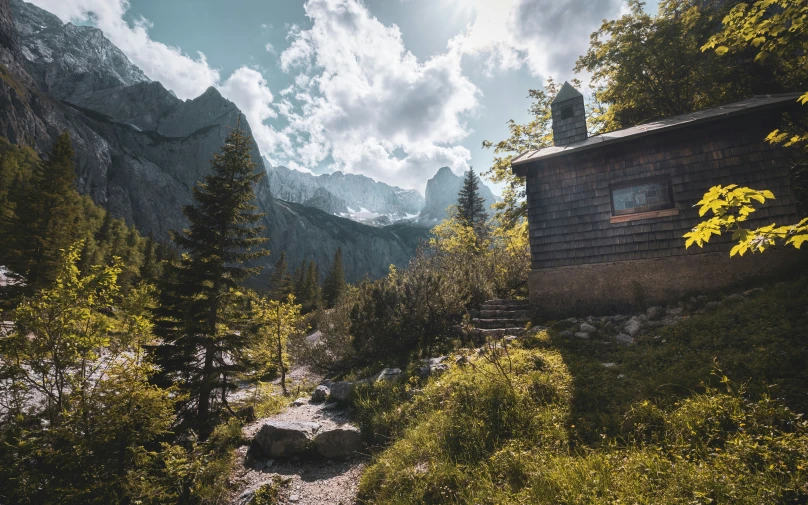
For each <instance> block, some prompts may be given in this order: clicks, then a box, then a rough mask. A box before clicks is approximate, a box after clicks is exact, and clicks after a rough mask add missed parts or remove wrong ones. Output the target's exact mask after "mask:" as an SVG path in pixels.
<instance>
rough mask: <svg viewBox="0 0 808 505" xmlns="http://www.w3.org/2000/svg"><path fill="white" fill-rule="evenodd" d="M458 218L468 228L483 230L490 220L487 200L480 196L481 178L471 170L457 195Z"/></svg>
mask: <svg viewBox="0 0 808 505" xmlns="http://www.w3.org/2000/svg"><path fill="white" fill-rule="evenodd" d="M457 217H458V218H459V219H460V220H461V221H462V222H463V223H465V224H466V225H467V226H472V227H474V228H475V229H476V230H478V231H479V230H481V229H482V228H483V226H484V225H485V222H486V220H487V219H488V213H487V212H486V211H485V199H484V198H483V197H481V196H480V178H479V177H477V174H475V173H474V169H473V168H470V169H469V171H468V172H466V177H465V179H463V187H462V188H461V189H460V192H459V193H457Z"/></svg>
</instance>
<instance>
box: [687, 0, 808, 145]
mask: <svg viewBox="0 0 808 505" xmlns="http://www.w3.org/2000/svg"><path fill="white" fill-rule="evenodd" d="M723 23H724V30H723V31H721V32H719V33H717V34H715V35H713V36H712V37H710V40H708V41H707V43H706V44H704V45H703V46H702V48H701V50H702V51H707V50H709V49H714V50H715V52H716V54H717V55H719V56H723V55H724V54H726V53H728V52H730V51H734V52H740V51H743V50H746V49H749V48H752V49H754V50H757V54H756V55H755V62H762V61H764V60H768V59H769V58H778V59H779V60H781V61H783V62H786V66H787V67H793V68H805V67H806V65H808V56H807V55H808V51H806V49H808V2H805V0H758V1H756V2H754V3H752V4H747V3H739V4H738V5H737V6H735V7H734V8H733V9H732V10H731V11H730V13H729V14H728V15H727V16H726V17H725V18H724V19H723ZM798 102H799V103H801V104H802V105H805V104H806V103H808V92H806V93H805V94H803V95H802V96H801V97H800V98H799V99H798ZM791 123H792V124H789V126H788V129H789V130H792V131H790V132H789V131H781V130H779V129H778V130H774V131H773V132H771V133H770V134H769V136H768V137H766V140H767V141H769V142H770V143H772V144H783V145H785V146H786V147H789V146H794V145H803V146H804V147H808V132H806V131H805V128H804V127H802V126H801V125H800V124H799V123H797V122H793V121H792V122H791Z"/></svg>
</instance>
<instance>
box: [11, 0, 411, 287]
mask: <svg viewBox="0 0 808 505" xmlns="http://www.w3.org/2000/svg"><path fill="white" fill-rule="evenodd" d="M239 123H240V125H241V128H242V129H244V130H245V131H246V132H248V133H249V131H250V127H249V124H247V122H246V120H244V119H243V116H242V114H241V111H239V110H238V108H237V107H236V106H235V104H233V103H232V102H230V101H228V100H226V99H225V98H224V97H222V95H221V94H220V93H219V92H218V91H217V90H216V89H215V88H210V89H208V90H207V91H206V92H205V93H203V94H202V95H201V96H199V97H197V98H195V99H192V100H184V101H183V100H180V99H178V98H177V97H176V96H175V95H174V94H173V93H172V92H170V91H168V90H166V89H165V88H164V87H163V86H162V85H161V84H160V83H159V82H151V81H149V80H148V79H147V78H146V77H145V75H143V72H142V71H140V69H138V68H137V67H136V66H134V65H133V64H132V63H131V62H129V60H128V59H127V58H126V56H125V55H124V54H123V53H122V52H120V50H118V48H116V47H115V46H114V45H113V44H112V43H111V42H110V41H109V40H107V39H106V38H105V37H104V36H103V34H102V33H101V32H100V31H98V30H96V29H94V28H89V27H76V26H73V25H71V24H70V23H67V24H61V21H59V19H58V18H56V17H55V16H53V15H51V14H50V13H48V12H46V11H44V10H42V9H40V8H38V7H35V6H33V5H31V4H28V3H25V2H22V1H21V0H0V135H3V136H5V137H6V138H8V140H9V141H11V142H13V143H17V144H27V145H31V146H32V147H33V148H34V149H35V150H36V151H37V152H38V153H40V154H41V155H44V154H45V153H48V152H49V150H50V148H51V146H52V143H53V141H54V139H55V138H56V136H57V135H58V134H59V133H60V132H62V131H65V130H67V131H68V132H69V133H70V135H71V138H72V140H73V144H74V148H75V151H76V173H77V186H78V189H79V191H80V192H82V193H85V194H89V195H90V196H91V197H92V198H93V200H94V201H95V202H96V203H98V204H99V205H101V206H103V207H104V208H106V209H107V210H109V211H110V212H111V213H112V214H113V215H114V216H116V217H122V218H124V219H125V220H126V221H127V222H128V223H133V224H135V226H137V228H138V229H139V230H140V231H141V232H142V233H144V234H152V235H153V236H155V237H156V238H158V239H162V240H167V239H168V237H169V232H170V231H172V230H181V229H183V228H184V227H185V226H186V221H185V218H184V216H183V215H182V212H181V209H182V207H183V206H184V205H188V204H190V203H191V202H192V188H193V187H194V185H195V184H196V183H197V181H200V180H202V179H203V178H204V176H205V175H206V174H207V173H209V170H210V163H209V161H210V159H211V158H212V156H213V154H214V153H215V152H217V151H218V149H219V148H220V147H221V146H222V145H223V143H224V139H225V137H226V136H227V134H228V133H229V132H230V131H231V130H232V128H234V127H236V125H237V124H239ZM252 156H253V159H254V160H255V161H256V162H258V163H260V160H261V158H260V154H259V151H258V147H257V146H256V145H255V144H254V145H253V154H252ZM255 191H256V204H257V205H258V207H259V210H260V211H261V212H263V213H265V216H264V217H263V218H262V220H261V221H262V222H261V224H262V225H264V226H265V227H266V230H267V231H266V236H267V237H268V238H269V243H268V247H269V248H270V249H271V250H272V255H271V256H270V257H268V258H265V259H263V260H262V262H263V263H262V264H264V265H265V266H271V264H272V263H274V261H275V259H276V258H277V257H278V256H279V255H280V253H281V252H282V251H285V252H286V254H287V258H288V260H289V264H290V266H291V267H292V268H294V267H296V266H297V265H298V264H300V263H302V262H303V261H308V260H314V261H316V262H317V263H319V265H320V266H321V268H323V269H324V268H325V266H326V265H328V264H329V263H330V262H331V261H332V259H333V256H334V253H335V251H336V250H337V248H342V252H343V261H344V262H345V274H346V278H347V279H348V280H349V281H352V282H353V281H357V280H360V279H361V278H363V277H365V276H366V275H367V276H371V277H379V276H383V275H385V274H386V273H387V271H388V267H389V265H390V264H396V265H404V264H406V263H407V262H408V261H409V258H410V257H411V256H412V254H413V253H414V251H415V249H416V247H417V245H418V241H419V240H420V238H422V237H423V236H424V233H420V232H413V231H412V230H409V229H403V228H400V227H385V228H376V227H371V226H365V225H362V224H359V223H355V222H353V221H350V220H348V219H343V218H340V217H336V216H332V215H330V214H329V213H326V212H323V211H322V210H318V209H315V208H310V207H304V206H303V205H298V204H292V203H286V202H281V201H278V200H275V199H274V198H273V196H272V194H271V192H270V181H269V180H268V179H267V178H264V179H263V180H262V181H261V183H259V184H258V185H257V187H256V189H255ZM312 196H314V194H313V193H312ZM419 233H420V234H419ZM268 270H269V269H268V268H265V272H264V275H265V276H266V275H268V273H269V272H268ZM264 281H265V279H259V280H258V281H256V282H264Z"/></svg>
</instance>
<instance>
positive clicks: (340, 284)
mask: <svg viewBox="0 0 808 505" xmlns="http://www.w3.org/2000/svg"><path fill="white" fill-rule="evenodd" d="M344 292H345V272H344V271H343V268H342V248H337V252H336V253H334V263H333V264H332V265H331V269H330V270H329V271H328V275H326V277H325V281H324V282H323V301H324V302H325V305H326V307H327V308H329V309H330V308H332V307H333V306H334V304H335V303H336V302H337V300H338V299H339V297H340V296H342V293H344Z"/></svg>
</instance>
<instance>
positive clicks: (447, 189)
mask: <svg viewBox="0 0 808 505" xmlns="http://www.w3.org/2000/svg"><path fill="white" fill-rule="evenodd" d="M462 187H463V177H462V176H459V175H456V174H455V173H454V172H453V171H452V169H451V168H449V167H441V168H439V169H438V171H437V173H436V174H435V176H434V177H432V178H431V179H429V180H428V181H427V183H426V203H425V205H424V210H423V211H422V212H421V215H420V216H418V222H420V223H421V224H423V225H425V226H433V225H435V224H437V223H438V222H440V221H442V220H444V219H445V218H446V209H447V208H448V207H449V206H451V205H455V204H456V203H457V193H458V192H459V191H460V188H462ZM480 196H482V197H483V199H484V200H485V207H486V209H488V208H490V207H491V205H493V204H494V203H496V202H497V201H499V198H497V196H495V195H494V193H493V192H492V191H491V189H490V188H489V187H488V186H486V185H485V183H483V182H482V181H481V183H480Z"/></svg>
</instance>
